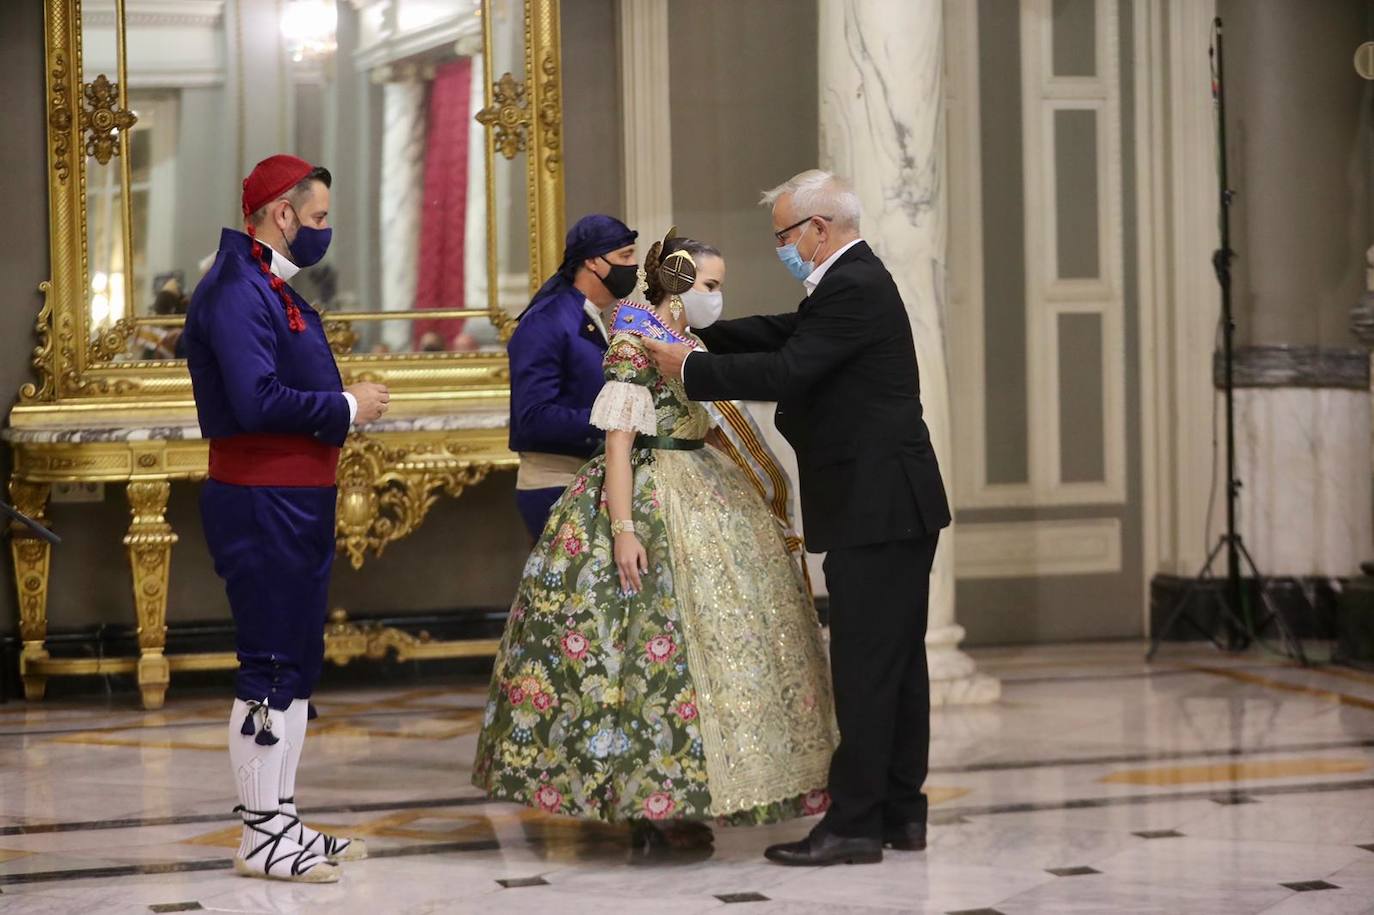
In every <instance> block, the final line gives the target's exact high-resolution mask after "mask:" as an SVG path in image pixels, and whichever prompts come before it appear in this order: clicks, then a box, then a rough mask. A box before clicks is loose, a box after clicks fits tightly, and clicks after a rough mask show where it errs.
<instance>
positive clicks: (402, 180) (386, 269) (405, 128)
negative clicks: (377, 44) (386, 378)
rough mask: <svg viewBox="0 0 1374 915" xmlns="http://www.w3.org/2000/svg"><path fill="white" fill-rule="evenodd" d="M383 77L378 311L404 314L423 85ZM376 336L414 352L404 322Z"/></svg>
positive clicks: (417, 195) (405, 76)
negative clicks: (380, 281) (380, 260)
mask: <svg viewBox="0 0 1374 915" xmlns="http://www.w3.org/2000/svg"><path fill="white" fill-rule="evenodd" d="M386 75H389V76H392V77H393V79H392V80H390V81H387V82H384V83H383V85H382V122H383V127H382V181H381V201H380V203H381V239H380V244H381V249H382V250H381V254H382V303H381V305H382V310H383V311H408V310H410V309H412V308H414V307H415V284H416V281H417V280H418V278H419V250H420V216H421V213H422V211H423V210H424V177H425V84H424V83H423V82H422V81H421V80H420V78H419V74H418V73H412V72H398V73H394V74H386ZM395 77H399V78H395ZM381 336H382V341H383V342H385V343H386V344H387V345H388V346H389V347H391V349H392V350H393V351H404V350H410V349H412V348H413V347H412V346H411V339H410V338H411V327H410V323H409V322H405V321H387V322H386V323H385V324H383V326H382V334H381Z"/></svg>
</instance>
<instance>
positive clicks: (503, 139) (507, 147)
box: [476, 73, 531, 159]
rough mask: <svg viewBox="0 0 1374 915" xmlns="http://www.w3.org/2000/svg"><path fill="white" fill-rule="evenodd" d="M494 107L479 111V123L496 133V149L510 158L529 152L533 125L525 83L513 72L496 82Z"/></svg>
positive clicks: (493, 87) (494, 138)
mask: <svg viewBox="0 0 1374 915" xmlns="http://www.w3.org/2000/svg"><path fill="white" fill-rule="evenodd" d="M491 96H492V101H491V104H490V105H488V106H487V107H485V108H483V109H482V110H481V111H479V112H477V115H476V117H477V121H478V123H480V124H481V125H482V126H483V127H487V128H490V129H491V130H492V139H491V141H492V146H493V148H494V149H495V150H496V151H497V152H499V153H500V154H501V155H503V156H505V157H506V158H507V159H514V158H515V157H516V155H518V154H519V153H522V152H524V151H525V149H526V147H527V146H528V142H529V129H530V123H531V116H530V100H529V97H528V93H527V91H526V88H525V84H524V83H522V82H520V81H519V80H517V79H516V78H515V77H514V76H512V75H511V74H510V73H504V74H502V75H501V78H500V79H499V80H497V81H496V82H494V83H492V86H491Z"/></svg>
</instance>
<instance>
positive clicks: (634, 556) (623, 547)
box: [615, 531, 649, 594]
mask: <svg viewBox="0 0 1374 915" xmlns="http://www.w3.org/2000/svg"><path fill="white" fill-rule="evenodd" d="M615 567H616V569H618V570H619V572H620V590H622V591H624V592H626V593H627V594H638V593H639V591H640V581H639V576H640V575H644V574H647V573H648V571H649V554H648V553H646V552H645V551H644V544H642V543H640V542H639V538H638V537H636V536H635V535H634V534H632V533H630V532H628V531H627V532H625V533H623V534H616V535H615Z"/></svg>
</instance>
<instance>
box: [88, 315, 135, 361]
mask: <svg viewBox="0 0 1374 915" xmlns="http://www.w3.org/2000/svg"><path fill="white" fill-rule="evenodd" d="M137 329H138V325H136V324H134V322H133V320H132V319H131V318H120V319H119V320H118V321H116V322H114V323H113V324H111V325H110V326H109V327H107V328H106V329H105V330H103V331H101V332H100V333H98V334H96V337H95V339H94V340H92V341H91V348H90V350H89V352H90V354H91V358H92V359H94V360H95V361H96V362H109V361H110V360H111V359H113V358H115V357H116V356H118V355H120V354H122V353H124V352H126V351H127V350H128V349H129V341H130V340H131V339H132V338H133V336H134V331H135V330H137Z"/></svg>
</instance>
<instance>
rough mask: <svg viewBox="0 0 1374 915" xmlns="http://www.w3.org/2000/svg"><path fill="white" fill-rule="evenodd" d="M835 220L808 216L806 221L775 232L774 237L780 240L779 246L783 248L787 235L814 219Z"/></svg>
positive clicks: (803, 220) (829, 217)
mask: <svg viewBox="0 0 1374 915" xmlns="http://www.w3.org/2000/svg"><path fill="white" fill-rule="evenodd" d="M833 218H834V217H832V216H808V217H806V218H805V219H798V220H797V221H796V222H794V223H792V224H791V225H790V226H788V227H787V228H785V229H779V230H778V231H776V232H774V233H773V237H774V238H776V239H777V240H778V245H779V246H781V245H783V244H784V243H785V240H786V238H787V234H788V233H789V232H791V231H792V230H793V229H795V228H796V227H797V226H801V225H805V224H806V223H808V222H810V221H811V220H813V219H824V220H825V221H826V222H830V221H831V220H832V219H833Z"/></svg>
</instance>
